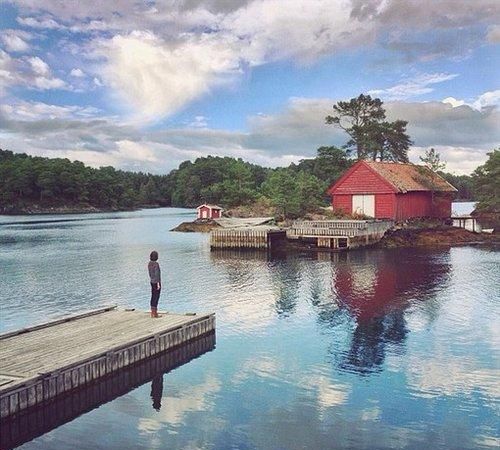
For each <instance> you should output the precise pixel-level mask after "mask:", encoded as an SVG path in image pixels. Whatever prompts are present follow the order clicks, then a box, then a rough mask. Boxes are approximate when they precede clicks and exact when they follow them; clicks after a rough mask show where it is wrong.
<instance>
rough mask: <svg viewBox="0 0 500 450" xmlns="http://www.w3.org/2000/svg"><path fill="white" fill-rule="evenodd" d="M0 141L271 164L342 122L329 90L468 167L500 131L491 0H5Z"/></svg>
mask: <svg viewBox="0 0 500 450" xmlns="http://www.w3.org/2000/svg"><path fill="white" fill-rule="evenodd" d="M0 8H1V14H0V27H1V35H0V96H1V99H0V147H1V148H9V149H11V150H14V151H17V152H27V153H30V154H34V155H43V156H50V157H68V158H70V159H78V160H81V161H83V162H85V163H87V164H90V165H93V166H100V165H113V166H115V167H119V168H123V169H129V170H147V171H152V172H155V173H165V172H167V171H169V170H171V169H173V168H175V167H176V166H177V165H178V164H179V163H180V162H181V161H183V160H185V159H195V158H196V157H200V156H205V155H208V154H212V155H229V156H235V157H241V158H243V159H245V160H248V161H251V162H255V163H259V164H262V165H266V166H280V165H287V164H289V163H290V162H292V161H298V160H300V159H302V158H307V157H312V156H314V154H315V151H316V149H317V148H318V147H319V146H321V145H342V144H343V143H345V142H346V140H347V137H346V135H345V134H344V133H343V132H342V131H341V130H339V129H336V128H334V127H332V126H327V125H325V124H324V117H325V116H326V115H327V114H329V113H330V110H331V107H332V105H333V104H334V103H335V102H336V101H338V100H346V99H349V98H351V97H355V96H358V95H359V94H361V93H369V94H370V95H372V96H376V97H380V98H381V99H382V100H383V101H384V102H385V106H386V109H387V112H388V116H389V118H391V119H396V118H397V119H403V120H407V121H408V122H409V125H408V131H409V133H410V135H411V137H412V139H413V141H414V145H413V147H412V148H411V150H410V157H411V159H412V160H413V161H418V156H419V155H421V154H422V152H423V151H425V149H427V148H429V147H430V146H433V147H435V148H437V149H438V151H439V152H440V153H441V156H442V158H443V159H444V160H445V161H446V162H447V164H448V166H447V168H448V170H449V171H451V172H455V173H470V172H471V171H472V170H474V169H475V167H477V166H478V165H479V164H482V163H483V162H484V161H485V159H486V153H487V152H488V151H491V150H492V149H493V148H495V147H498V145H499V142H500V131H499V130H500V126H499V125H500V120H499V115H500V113H499V103H500V90H499V75H498V73H500V57H499V55H500V53H499V51H498V50H499V49H498V46H499V43H500V26H499V25H498V23H499V22H500V20H499V19H500V5H499V3H498V2H497V0H475V1H474V2H471V1H466V0H463V1H460V0H434V1H430V0H429V1H423V0H405V1H403V0H338V1H337V0H233V1H229V2H228V1H225V0H175V1H174V0H159V1H150V2H139V1H135V0H117V1H113V2H102V1H100V2H99V1H85V2H66V1H63V0H44V1H43V2H40V1H36V0H18V1H8V2H1V1H0Z"/></svg>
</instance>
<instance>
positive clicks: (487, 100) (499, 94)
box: [443, 90, 500, 111]
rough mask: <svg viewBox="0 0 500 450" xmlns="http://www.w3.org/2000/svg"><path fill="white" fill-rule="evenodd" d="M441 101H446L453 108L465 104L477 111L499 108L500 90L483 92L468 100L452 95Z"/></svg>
mask: <svg viewBox="0 0 500 450" xmlns="http://www.w3.org/2000/svg"><path fill="white" fill-rule="evenodd" d="M443 103H448V104H449V105H451V106H453V107H454V108H456V107H458V106H464V105H467V106H470V107H471V108H474V109H475V110H477V111H482V110H483V109H488V108H493V109H499V108H500V90H496V91H489V92H485V93H484V94H481V95H480V96H479V97H477V98H476V99H474V100H472V101H469V102H466V101H465V100H459V99H456V98H454V97H447V98H445V99H444V100H443Z"/></svg>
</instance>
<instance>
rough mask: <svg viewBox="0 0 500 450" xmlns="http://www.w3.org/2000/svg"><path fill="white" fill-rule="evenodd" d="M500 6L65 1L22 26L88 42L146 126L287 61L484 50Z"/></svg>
mask: <svg viewBox="0 0 500 450" xmlns="http://www.w3.org/2000/svg"><path fill="white" fill-rule="evenodd" d="M494 5H495V0H475V1H474V2H473V4H467V5H464V4H461V3H458V4H457V3H456V2H452V0H443V1H441V2H431V3H430V4H428V5H426V7H425V8H422V7H421V6H420V5H418V4H414V3H411V2H410V3H409V4H406V3H401V2H400V1H399V0H384V1H382V0H373V1H370V2H365V1H363V2H361V1H358V0H336V1H334V0H315V1H314V2H311V1H310V0H287V2H286V7H284V3H283V1H282V0H252V1H250V0H248V1H246V0H234V1H231V2H227V1H217V0H210V1H203V0H200V1H187V0H185V1H165V2H155V3H154V5H153V4H151V3H150V2H136V1H135V0H117V1H113V2H72V3H71V6H68V4H67V3H65V2H61V1H60V0H46V1H44V2H39V1H37V0H19V1H18V2H16V6H17V7H18V8H19V10H20V15H21V17H19V18H18V22H19V23H20V24H21V25H23V26H24V27H30V28H34V29H61V30H64V31H65V32H68V33H71V32H72V33H79V34H83V35H85V36H86V37H88V39H82V40H81V41H79V42H78V44H77V43H76V42H73V43H72V44H73V45H74V46H77V47H78V46H79V49H77V50H76V51H74V53H75V54H82V55H84V57H87V56H90V54H92V53H94V55H95V54H96V52H95V50H96V47H97V48H98V52H97V54H98V55H99V57H100V58H101V59H100V60H99V61H98V63H96V71H93V76H95V75H96V74H99V78H97V79H102V80H104V81H105V82H106V86H108V87H111V88H112V89H113V91H115V92H117V93H118V94H119V97H120V98H121V99H123V100H125V102H126V104H127V106H128V107H129V108H130V109H131V110H132V111H133V112H134V113H136V115H137V117H140V118H141V119H145V120H156V119H158V118H161V117H165V116H169V115H171V114H173V113H174V112H176V111H179V110H180V109H182V108H183V107H184V106H185V105H187V104H188V103H190V102H192V101H194V100H196V99H198V98H200V97H201V96H203V95H205V94H206V93H208V92H210V91H212V90H213V89H214V88H216V87H217V86H219V85H220V84H221V83H225V82H226V81H228V78H229V79H230V80H234V78H235V76H237V75H238V74H241V73H242V72H243V71H244V70H248V69H251V68H252V67H255V66H258V65H262V64H267V63H269V62H273V61H279V60H291V61H293V62H296V63H297V62H299V63H301V64H307V63H312V62H315V61H317V60H318V58H321V57H323V56H325V55H333V54H336V53H339V52H342V51H344V50H346V49H349V48H369V47H370V46H371V45H373V44H376V43H377V40H380V39H383V40H384V42H385V40H386V39H387V36H389V37H390V45H391V46H392V47H391V48H392V49H393V50H395V51H398V52H399V53H401V54H407V53H408V52H409V51H410V50H409V48H410V47H412V48H413V49H414V50H411V51H415V52H417V53H418V54H422V55H424V56H423V57H424V58H429V57H430V56H429V55H430V54H431V55H432V54H434V55H437V54H438V55H441V56H451V55H454V54H455V53H456V52H462V53H463V52H464V51H467V49H468V48H469V46H470V45H479V44H480V43H482V42H484V39H485V36H484V35H485V34H486V33H483V35H482V38H481V39H482V41H481V39H479V38H477V39H476V38H474V39H468V37H470V36H469V35H470V34H471V33H472V34H474V33H476V34H477V31H476V27H477V24H483V25H484V30H485V29H486V27H487V26H488V25H491V26H490V28H489V33H488V38H489V39H490V40H491V39H495V35H496V28H495V26H494V25H493V23H494V21H495V16H496V15H495V11H497V10H498V8H495V6H494ZM123 11H127V14H123ZM146 30H147V31H146ZM429 30H432V32H430V33H429ZM420 32H425V33H426V41H425V43H420V42H419V39H417V38H415V36H416V35H417V34H418V33H420ZM439 33H445V34H446V36H444V37H446V39H447V40H448V41H450V42H451V44H450V45H444V46H443V42H444V40H445V39H443V35H442V34H439ZM456 33H461V36H462V37H463V39H460V45H456V42H457V39H456V37H457V36H456ZM438 34H439V35H438ZM110 36H111V37H110ZM474 36H475V35H474ZM463 42H467V45H464V44H463ZM18 45H22V44H20V43H19V42H18ZM465 47H467V49H465ZM464 49H465V50H464ZM78 50H79V51H78ZM454 76H455V75H453V74H439V73H438V74H424V75H421V76H420V77H417V78H415V79H413V80H407V81H405V82H403V83H401V84H399V85H397V86H394V87H392V88H388V89H377V90H374V91H373V92H374V93H379V94H380V95H383V96H384V98H386V99H392V100H395V99H406V98H411V97H412V96H416V95H422V94H425V93H428V92H431V91H432V85H433V84H435V83H438V82H443V81H446V80H449V79H451V78H452V77H454ZM34 84H35V86H36V87H37V88H38V89H48V88H54V87H56V88H61V82H60V81H59V82H57V81H55V79H54V80H51V81H48V80H39V81H38V82H37V83H34ZM96 85H97V83H96ZM87 87H88V86H87ZM88 88H90V87H88Z"/></svg>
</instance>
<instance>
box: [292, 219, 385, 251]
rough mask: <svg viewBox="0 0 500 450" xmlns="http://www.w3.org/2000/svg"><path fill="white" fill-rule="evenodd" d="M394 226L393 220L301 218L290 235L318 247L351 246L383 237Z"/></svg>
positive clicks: (360, 245)
mask: <svg viewBox="0 0 500 450" xmlns="http://www.w3.org/2000/svg"><path fill="white" fill-rule="evenodd" d="M393 226H394V222H393V221H392V220H301V221H300V220H298V221H295V222H293V224H292V226H291V227H290V228H289V229H288V230H287V231H286V236H287V239H289V240H295V241H302V242H305V243H311V244H313V245H315V246H316V247H318V248H325V249H332V250H347V249H349V248H357V247H362V246H365V245H370V244H374V243H376V242H378V241H380V239H382V237H383V236H384V234H385V232H386V231H387V230H389V229H390V228H392V227H393Z"/></svg>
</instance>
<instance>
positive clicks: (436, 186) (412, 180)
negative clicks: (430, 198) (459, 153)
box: [365, 161, 456, 193]
mask: <svg viewBox="0 0 500 450" xmlns="http://www.w3.org/2000/svg"><path fill="white" fill-rule="evenodd" d="M365 163H366V164H367V165H368V166H369V167H371V168H372V169H373V170H374V171H375V172H377V173H378V174H379V175H380V176H381V177H382V178H384V179H385V180H387V181H388V182H389V183H391V184H392V185H393V186H394V187H395V188H397V190H398V191H399V192H403V193H404V192H408V191H432V190H434V191H440V192H455V191H456V189H455V188H454V187H453V186H452V185H451V184H450V183H448V182H447V181H446V180H445V179H444V178H443V177H441V176H440V175H438V174H437V173H435V172H433V171H432V170H431V169H429V168H428V167H426V166H419V165H416V164H403V163H390V162H379V161H365Z"/></svg>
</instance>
